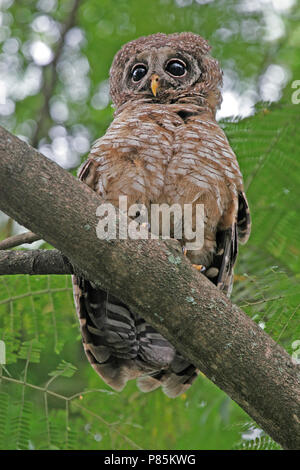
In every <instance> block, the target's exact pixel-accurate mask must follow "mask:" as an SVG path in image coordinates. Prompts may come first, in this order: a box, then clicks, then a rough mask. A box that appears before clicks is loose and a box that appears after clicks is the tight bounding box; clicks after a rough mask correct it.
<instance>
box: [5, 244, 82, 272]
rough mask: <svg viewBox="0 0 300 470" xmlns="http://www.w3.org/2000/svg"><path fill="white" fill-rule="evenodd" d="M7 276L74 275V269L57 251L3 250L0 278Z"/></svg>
mask: <svg viewBox="0 0 300 470" xmlns="http://www.w3.org/2000/svg"><path fill="white" fill-rule="evenodd" d="M8 274H30V275H34V274H74V269H73V267H72V265H71V264H70V263H69V261H68V259H67V258H66V257H65V256H64V255H62V254H61V252H60V251H58V250H5V251H4V250H3V251H0V276H3V275H6V276H7V275H8Z"/></svg>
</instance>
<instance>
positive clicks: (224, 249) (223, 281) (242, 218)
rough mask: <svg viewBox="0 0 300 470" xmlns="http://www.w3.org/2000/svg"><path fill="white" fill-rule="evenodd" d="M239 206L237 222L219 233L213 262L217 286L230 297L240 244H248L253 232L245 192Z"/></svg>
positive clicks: (240, 197)
mask: <svg viewBox="0 0 300 470" xmlns="http://www.w3.org/2000/svg"><path fill="white" fill-rule="evenodd" d="M238 204H239V205H238V214H237V219H236V221H235V222H234V223H233V224H232V226H231V227H229V228H228V229H226V230H221V231H219V232H217V237H216V242H217V248H216V254H215V256H214V259H213V262H212V266H214V267H216V268H218V270H219V272H218V277H217V280H216V285H217V287H218V288H219V289H221V290H222V291H223V292H224V293H225V294H227V295H228V296H230V294H231V290H232V284H233V268H234V265H235V262H236V258H237V253H238V242H240V243H246V241H247V240H248V238H249V236H250V231H251V219H250V211H249V206H248V201H247V198H246V196H245V193H244V192H240V193H239V195H238Z"/></svg>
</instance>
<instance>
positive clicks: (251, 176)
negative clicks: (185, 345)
mask: <svg viewBox="0 0 300 470" xmlns="http://www.w3.org/2000/svg"><path fill="white" fill-rule="evenodd" d="M74 13H76V16H75V15H74ZM299 19H300V7H299V3H298V2H297V1H296V0H282V1H279V0H251V1H250V0H234V1H233V0H231V1H226V2H225V0H215V1H214V0H176V1H175V0H152V1H151V2H149V1H148V0H128V1H125V0H114V1H113V2H112V1H108V0H101V1H99V0H89V1H87V0H86V1H84V0H82V1H79V0H75V2H74V0H72V1H71V0H64V1H58V0H38V1H37V0H18V1H13V0H0V25H1V26H0V47H1V50H0V124H2V125H4V126H5V127H6V128H7V129H9V130H10V131H11V132H13V133H15V134H16V135H18V136H19V137H21V138H22V139H24V140H26V141H27V142H29V143H31V144H32V145H34V146H35V147H37V148H39V149H40V151H41V152H43V153H44V154H45V155H47V156H48V157H49V158H52V159H53V160H55V161H56V162H57V163H59V164H60V165H62V166H63V167H64V168H66V169H68V170H69V171H72V172H73V173H74V174H75V168H76V167H77V166H78V165H79V163H80V161H82V160H83V159H84V158H85V157H86V155H87V152H88V149H89V146H90V144H91V143H92V141H93V140H94V139H95V138H97V137H99V136H100V135H102V134H103V133H104V132H105V129H106V128H107V126H108V125H109V123H110V121H111V120H112V116H113V109H112V107H111V104H110V101H109V95H108V82H107V77H108V72H109V67H110V64H111V61H112V58H113V56H114V54H115V52H116V51H117V50H118V49H119V48H120V47H121V46H122V44H124V43H125V42H127V41H129V40H131V39H133V38H136V37H138V36H141V35H147V34H150V33H154V32H158V31H161V32H166V33H171V32H175V31H193V32H195V33H198V34H200V35H202V36H204V37H205V38H207V39H209V41H210V43H211V44H212V46H213V55H214V56H215V57H217V58H218V60H219V61H220V63H221V65H222V68H223V69H224V103H223V106H222V108H221V110H220V112H219V113H218V119H219V120H220V125H221V126H222V127H223V128H224V129H225V131H226V133H227V135H228V137H229V139H230V142H231V145H232V147H233V149H234V150H235V152H236V154H237V155H238V159H239V163H240V166H241V169H242V172H243V174H244V179H245V186H246V190H247V195H248V199H249V202H250V206H251V211H252V218H253V230H252V235H251V238H250V241H249V242H248V244H247V245H246V246H245V247H242V248H241V250H240V255H239V260H238V266H237V270H236V275H235V278H236V279H235V287H234V291H233V300H234V302H236V303H237V304H238V305H240V306H241V307H242V308H243V309H244V310H245V311H246V312H247V314H248V315H250V317H251V318H252V319H253V320H254V321H255V322H257V323H259V325H260V326H261V327H262V328H264V329H265V331H267V333H269V334H270V335H271V336H272V337H273V338H274V339H275V341H277V342H278V343H280V344H281V345H282V346H283V347H285V348H286V350H287V351H288V352H289V353H290V354H292V355H293V357H294V358H295V360H297V358H298V359H299V356H300V321H299V309H300V289H299V278H300V274H299V272H300V269H299V268H300V243H299V233H300V222H299V216H298V214H299V209H300V197H299V196H300V194H299V187H300V164H299V149H300V132H299V124H300V123H299V121H300V104H296V102H295V104H293V103H292V96H293V93H294V98H297V97H298V99H299V98H300V94H298V95H297V88H292V85H293V83H294V81H295V80H300V54H299V46H300V26H299ZM299 85H300V83H299V84H298V88H299ZM294 86H297V84H294ZM23 230H24V228H22V227H19V226H18V225H17V224H16V223H15V222H13V221H12V220H11V219H9V218H8V217H7V216H5V214H1V215H0V239H4V238H6V237H7V236H9V235H11V234H12V233H17V232H20V231H23ZM38 244H39V242H36V243H35V244H34V245H33V247H36V246H38ZM42 246H43V247H45V248H51V247H49V246H48V245H46V244H43V245H42ZM28 248H32V246H31V247H28V246H24V247H23V249H28ZM0 338H1V339H2V340H4V341H5V343H6V349H7V358H6V362H7V364H6V365H5V366H3V367H2V368H1V366H0V368H1V374H2V379H0V449H49V448H50V449H69V448H71V449H72V448H73V449H135V448H138V449H140V448H144V449H232V448H233V449H248V448H249V449H276V448H278V445H277V444H275V443H274V442H273V441H272V440H271V439H270V438H269V437H268V436H266V435H265V434H264V433H263V432H262V431H261V430H260V429H258V428H257V426H256V425H255V423H252V422H251V420H250V418H249V417H248V416H247V415H246V414H245V413H244V412H243V410H241V409H240V408H239V407H238V405H236V404H235V403H234V402H233V401H232V400H231V399H230V398H229V397H228V396H227V395H226V394H224V393H223V392H222V391H220V390H219V389H218V388H216V387H215V386H214V385H213V384H212V383H211V382H210V381H209V380H208V379H207V378H206V377H204V376H202V375H201V376H200V377H199V379H198V380H197V381H196V383H195V384H194V385H193V387H191V389H190V390H188V392H187V393H186V394H184V395H183V396H181V397H179V398H177V399H175V400H172V399H169V398H167V397H166V396H164V395H163V394H162V393H161V391H160V390H158V391H155V392H152V393H150V394H146V395H145V394H143V393H141V392H139V391H138V389H137V388H136V385H135V383H130V384H128V385H127V387H126V389H125V390H124V391H123V392H122V393H115V392H113V391H112V390H110V389H109V388H108V387H107V386H106V385H105V384H104V383H102V382H101V381H100V380H99V378H98V376H97V375H96V374H95V373H94V371H93V370H92V368H91V367H90V366H89V364H88V363H87V361H86V359H85V356H84V353H83V349H82V346H81V342H80V336H79V330H78V324H77V319H76V317H75V311H74V306H73V300H72V289H71V282H70V278H69V277H68V276H44V277H38V276H34V277H29V276H6V277H5V276H4V277H2V278H0Z"/></svg>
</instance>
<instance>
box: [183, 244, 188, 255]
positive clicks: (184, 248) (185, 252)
mask: <svg viewBox="0 0 300 470" xmlns="http://www.w3.org/2000/svg"><path fill="white" fill-rule="evenodd" d="M182 253H183V256H186V254H187V249H186V247H185V246H183V247H182Z"/></svg>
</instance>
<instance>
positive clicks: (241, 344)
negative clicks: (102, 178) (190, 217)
mask: <svg viewBox="0 0 300 470" xmlns="http://www.w3.org/2000/svg"><path fill="white" fill-rule="evenodd" d="M0 175H1V185H0V209H1V210H3V211H4V212H6V213H7V214H8V215H10V216H11V217H13V218H14V219H16V220H17V221H18V222H19V223H20V224H22V225H24V226H26V227H27V228H28V229H30V230H32V231H33V232H35V233H36V234H38V235H39V236H40V237H41V238H42V239H44V240H46V241H47V242H49V243H50V244H51V245H53V246H54V247H55V248H57V249H58V250H60V251H61V252H62V253H64V255H65V256H67V258H68V259H69V260H70V263H71V264H72V265H73V266H74V267H77V268H76V269H80V271H81V272H82V273H83V275H84V276H85V277H86V278H88V279H90V280H92V281H93V282H94V283H95V284H96V285H99V286H100V287H101V288H102V289H104V290H106V291H109V292H110V293H111V294H112V295H114V296H115V297H117V298H119V299H120V300H121V301H122V302H124V303H125V304H126V305H128V306H129V308H130V309H131V310H132V311H133V312H135V313H136V314H138V315H140V316H142V317H143V318H145V319H146V320H147V321H148V322H149V323H150V324H152V325H153V327H154V328H156V329H157V330H158V331H160V332H161V333H162V334H163V335H164V336H165V337H166V338H168V339H169V340H170V341H171V342H172V344H173V345H174V346H175V347H176V348H177V349H178V350H179V351H180V352H181V353H182V354H183V355H184V356H185V357H187V358H188V359H189V360H190V361H191V362H192V363H193V364H195V365H196V366H197V367H199V369H200V370H201V371H202V372H203V373H204V374H205V375H206V376H207V377H208V378H210V379H211V380H212V381H213V382H214V383H215V384H216V385H218V386H219V387H220V388H221V389H222V390H224V391H225V392H226V393H227V394H228V395H229V396H230V397H231V398H232V399H233V400H235V401H236V402H237V403H238V404H239V405H240V406H241V407H242V408H243V409H244V410H245V411H246V412H247V413H248V414H249V415H250V416H251V417H252V418H253V419H254V420H255V421H256V422H257V423H258V425H259V426H261V427H262V428H263V429H264V430H265V431H266V432H267V433H268V434H269V435H270V436H271V437H272V438H273V439H274V440H275V441H277V442H278V443H279V444H281V445H282V446H283V447H284V448H287V449H299V448H300V393H299V392H300V367H299V365H297V364H295V363H294V362H293V361H292V359H291V357H290V356H289V355H288V354H287V352H286V351H285V350H284V349H283V348H282V347H280V346H279V345H278V344H276V343H275V341H273V340H272V338H270V337H269V336H268V335H267V334H266V333H265V332H264V331H263V330H262V329H261V328H260V327H259V326H258V325H257V324H255V323H254V322H253V321H252V320H251V319H250V318H249V317H248V316H247V315H245V313H244V312H243V311H242V310H240V309H239V308H238V307H237V306H235V305H232V303H231V302H230V300H229V299H227V298H226V297H225V296H224V295H223V294H222V293H221V292H220V291H219V290H218V289H217V288H216V287H215V286H214V285H213V284H212V283H211V282H210V281H209V280H208V279H206V278H205V277H204V276H203V275H202V274H201V273H198V272H197V271H196V270H195V269H193V268H192V267H191V264H190V262H189V261H188V260H187V259H186V258H185V257H184V256H182V254H181V250H180V248H179V246H178V242H175V241H173V242H172V241H161V240H130V239H128V240H111V241H110V242H108V241H106V240H100V239H98V238H97V235H96V230H95V227H96V226H97V223H98V218H97V215H96V210H97V208H98V206H99V205H100V204H101V203H102V202H103V200H102V199H101V198H100V197H99V196H98V195H97V194H96V193H95V192H93V191H92V190H91V189H90V188H89V187H87V186H86V185H85V184H83V183H82V182H80V181H78V180H76V179H75V178H74V177H73V176H72V175H71V174H69V173H67V172H66V171H65V170H63V169H62V168H60V167H59V166H58V165H56V164H55V163H54V162H52V161H50V160H48V159H47V158H45V157H44V156H42V155H41V154H39V153H38V152H37V151H36V150H34V149H33V148H31V147H30V146H29V145H27V144H26V143H25V142H23V141H20V140H19V139H17V138H16V137H14V136H13V135H11V134H10V133H9V132H7V131H5V130H4V129H3V128H0Z"/></svg>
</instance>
